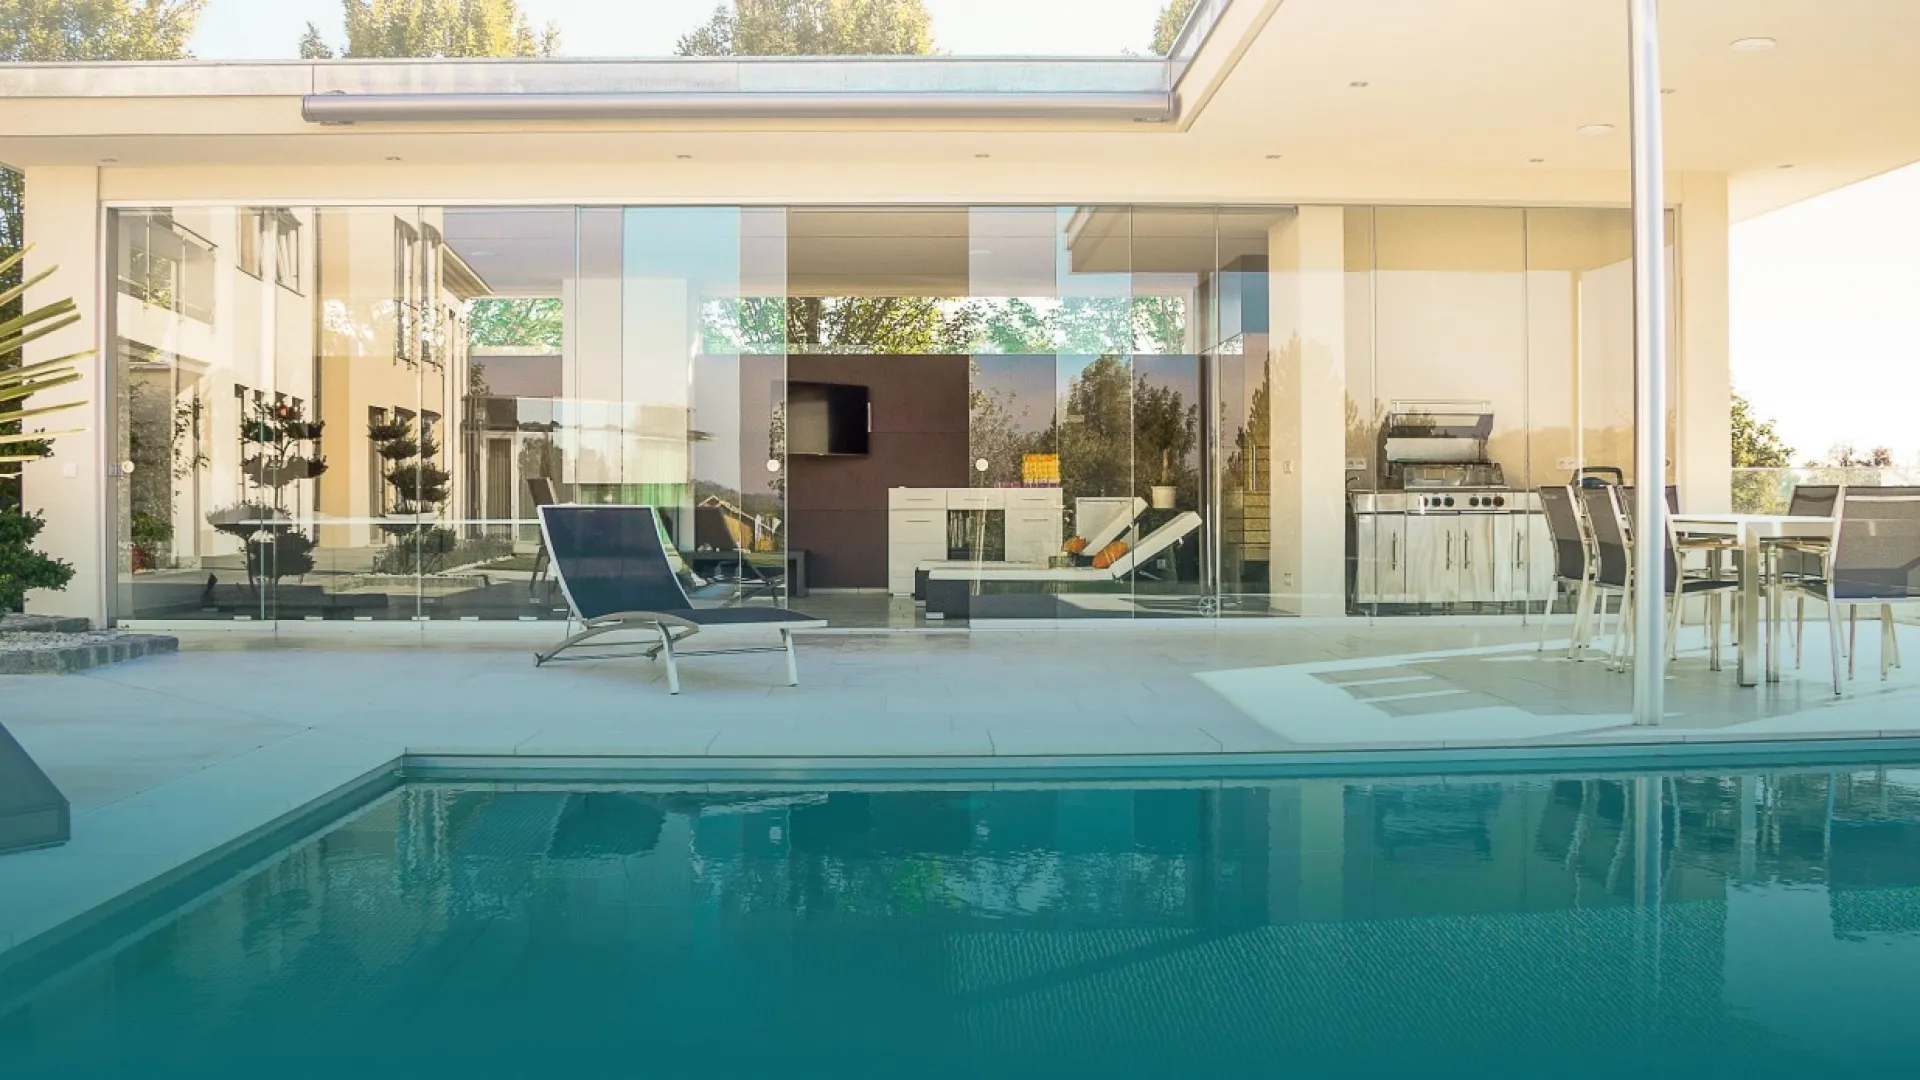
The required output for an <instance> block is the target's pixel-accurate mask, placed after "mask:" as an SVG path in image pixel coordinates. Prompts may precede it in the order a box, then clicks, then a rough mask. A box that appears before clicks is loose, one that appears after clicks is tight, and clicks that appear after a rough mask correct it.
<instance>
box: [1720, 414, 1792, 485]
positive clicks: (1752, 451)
mask: <svg viewBox="0 0 1920 1080" xmlns="http://www.w3.org/2000/svg"><path fill="white" fill-rule="evenodd" d="M1792 465H1793V447H1791V446H1788V445H1787V444H1786V442H1785V441H1784V440H1782V439H1781V438H1780V434H1779V433H1778V432H1777V431H1775V430H1774V427H1773V421H1771V420H1762V419H1760V418H1759V417H1758V416H1756V415H1754V412H1753V405H1752V404H1751V403H1750V402H1748V401H1747V399H1746V398H1743V397H1741V396H1740V395H1739V394H1735V395H1733V468H1734V473H1733V508H1734V509H1735V510H1738V511H1741V512H1742V513H1749V514H1777V513H1784V512H1785V510H1786V508H1787V495H1788V493H1789V492H1791V491H1792V490H1793V478H1792V477H1791V476H1789V475H1787V474H1784V473H1781V472H1778V471H1775V470H1781V469H1786V468H1789V467H1791V466H1792Z"/></svg>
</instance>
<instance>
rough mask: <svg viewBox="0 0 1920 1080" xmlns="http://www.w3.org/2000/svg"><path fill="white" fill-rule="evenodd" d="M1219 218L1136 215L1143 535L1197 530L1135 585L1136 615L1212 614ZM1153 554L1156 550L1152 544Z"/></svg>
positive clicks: (1138, 474)
mask: <svg viewBox="0 0 1920 1080" xmlns="http://www.w3.org/2000/svg"><path fill="white" fill-rule="evenodd" d="M1217 216H1218V215H1217V214H1216V212H1215V211H1214V210H1213V208H1211V207H1197V208H1196V207H1136V208H1135V209H1134V212H1133V310H1132V313H1131V320H1132V323H1133V353H1134V355H1133V368H1134V383H1133V398H1134V400H1133V475H1134V485H1135V488H1136V489H1141V488H1144V489H1145V491H1146V498H1147V500H1148V510H1147V513H1146V514H1145V515H1143V517H1142V519H1141V525H1140V527H1141V529H1143V530H1146V532H1145V533H1144V535H1152V533H1153V532H1154V531H1155V530H1160V529H1163V528H1171V529H1174V530H1179V529H1182V528H1184V524H1183V522H1186V521H1191V520H1192V519H1191V518H1188V517H1186V516H1185V515H1196V516H1197V517H1198V518H1199V522H1200V523H1199V525H1198V527H1196V528H1195V529H1194V530H1193V531H1192V532H1190V533H1185V534H1184V535H1182V536H1180V538H1179V539H1178V540H1177V541H1176V542H1175V543H1174V544H1173V546H1172V547H1171V548H1169V549H1168V550H1167V551H1166V553H1165V554H1164V555H1156V556H1155V557H1154V563H1155V565H1154V566H1153V568H1152V569H1151V570H1149V571H1148V572H1144V573H1140V574H1137V575H1136V576H1135V579H1134V594H1135V595H1134V613H1135V614H1137V615H1199V614H1203V613H1204V614H1211V613H1212V612H1213V611H1214V610H1216V609H1215V607H1214V602H1215V600H1216V596H1215V593H1214V588H1213V584H1212V583H1213V582H1214V580H1215V578H1216V575H1217V573H1218V567H1219V557H1220V540H1221V537H1220V532H1219V525H1220V521H1219V515H1218V513H1217V510H1216V508H1217V505H1218V502H1219V498H1220V492H1219V491H1218V490H1216V484H1215V482H1214V479H1215V478H1214V475H1213V474H1214V469H1213V468H1212V465H1211V463H1212V460H1213V457H1214V454H1213V451H1214V449H1215V447H1214V442H1215V439H1216V436H1217V430H1218V417H1219V410H1218V409H1217V408H1214V407H1210V406H1209V404H1208V403H1209V402H1210V401H1211V400H1212V399H1213V398H1214V397H1215V395H1216V394H1217V392H1218V387H1217V385H1216V381H1217V379H1216V374H1217V373H1216V372H1215V371H1213V363H1214V361H1213V358H1212V356H1211V355H1209V353H1210V352H1211V350H1208V349H1206V347H1207V346H1211V345H1214V344H1216V342H1213V341H1207V340H1205V339H1206V338H1208V337H1210V336H1212V335H1210V334H1209V331H1210V330H1214V331H1216V332H1217V329H1218V326H1219V320H1218V318H1217V315H1218V302H1219V298H1218V295H1217V288H1216V287H1215V286H1216V283H1215V281H1214V276H1215V274H1214V272H1215V269H1216V267H1217V266H1218V264H1219V261H1220V259H1219V243H1218V237H1217V222H1216V217H1217ZM1149 548H1151V545H1149Z"/></svg>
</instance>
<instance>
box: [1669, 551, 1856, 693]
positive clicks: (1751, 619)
mask: <svg viewBox="0 0 1920 1080" xmlns="http://www.w3.org/2000/svg"><path fill="white" fill-rule="evenodd" d="M1673 531H1674V532H1675V533H1677V534H1679V535H1681V536H1684V537H1698V538H1702V539H1705V538H1713V539H1725V540H1734V541H1737V542H1738V543H1739V545H1740V551H1741V554H1742V557H1741V559H1740V648H1739V657H1740V659H1739V664H1738V665H1737V667H1738V671H1737V678H1738V679H1739V682H1740V685H1741V686H1756V685H1758V684H1759V682H1760V636H1761V635H1760V586H1761V582H1762V580H1763V579H1764V578H1765V577H1766V567H1765V563H1764V562H1763V561H1762V559H1763V557H1764V556H1770V555H1771V554H1772V552H1771V551H1770V550H1768V548H1770V547H1771V546H1772V545H1776V544H1778V543H1780V542H1782V541H1787V540H1828V541H1830V540H1832V539H1833V519H1832V518H1830V517H1798V516H1794V515H1791V514H1674V515H1673ZM1776 636H1777V635H1775V634H1769V635H1767V638H1768V642H1767V657H1766V680H1767V681H1768V682H1779V681H1780V646H1779V643H1778V642H1777V641H1774V640H1772V639H1773V638H1774V637H1776Z"/></svg>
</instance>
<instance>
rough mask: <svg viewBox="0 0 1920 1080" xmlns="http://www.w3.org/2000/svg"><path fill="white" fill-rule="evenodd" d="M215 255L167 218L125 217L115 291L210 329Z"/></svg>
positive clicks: (211, 248) (195, 235)
mask: <svg viewBox="0 0 1920 1080" xmlns="http://www.w3.org/2000/svg"><path fill="white" fill-rule="evenodd" d="M216 250H217V249H215V247H214V246H213V244H212V243H211V242H209V241H208V240H206V239H205V238H204V237H202V236H200V235H199V234H198V233H196V232H194V231H193V230H191V229H188V228H185V227H184V226H181V225H179V224H178V223H176V222H175V221H174V220H173V218H172V217H171V216H170V215H167V214H141V215H128V217H127V218H125V219H124V224H123V225H122V236H121V252H122V254H121V256H120V265H119V277H120V291H121V292H122V293H125V294H126V295H128V296H132V297H135V298H137V299H138V300H139V301H140V302H141V303H143V304H148V305H151V306H153V307H157V308H161V309H164V310H167V311H171V312H174V313H175V314H178V315H185V316H187V317H188V318H190V319H195V320H197V321H199V322H203V323H206V324H208V325H209V326H211V325H212V324H213V295H214V285H213V283H214V257H215V252H216Z"/></svg>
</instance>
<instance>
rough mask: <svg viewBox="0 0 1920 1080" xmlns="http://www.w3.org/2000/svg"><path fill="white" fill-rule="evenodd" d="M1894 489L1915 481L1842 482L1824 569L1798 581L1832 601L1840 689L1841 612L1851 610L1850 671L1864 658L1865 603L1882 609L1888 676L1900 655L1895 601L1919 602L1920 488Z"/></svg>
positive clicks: (1830, 623)
mask: <svg viewBox="0 0 1920 1080" xmlns="http://www.w3.org/2000/svg"><path fill="white" fill-rule="evenodd" d="M1889 490H1895V491H1900V490H1907V491H1911V490H1912V489H1887V488H1870V487H1861V488H1855V487H1843V488H1841V489H1840V494H1839V498H1838V500H1837V505H1836V508H1835V514H1834V518H1835V522H1834V528H1833V548H1832V550H1831V551H1830V553H1829V554H1828V557H1827V561H1826V567H1825V570H1826V572H1825V573H1824V574H1823V575H1822V576H1821V577H1820V578H1818V579H1815V578H1802V579H1800V580H1798V581H1796V582H1794V584H1793V588H1794V589H1795V591H1797V592H1799V593H1800V594H1801V595H1803V596H1812V597H1814V598H1816V599H1819V600H1824V601H1826V603H1827V633H1828V638H1829V641H1830V643H1831V646H1832V657H1833V693H1834V696H1836V697H1838V696H1839V695H1840V694H1841V693H1842V690H1841V685H1840V666H1841V661H1842V656H1841V641H1840V614H1841V612H1842V611H1843V610H1844V611H1845V612H1846V615H1847V627H1848V630H1847V638H1848V641H1847V648H1846V656H1845V661H1846V667H1847V678H1849V679H1851V678H1853V677H1854V668H1855V665H1856V663H1857V661H1858V659H1859V649H1858V644H1859V643H1858V640H1857V639H1858V636H1859V630H1860V608H1861V607H1863V606H1865V607H1877V608H1879V609H1880V677H1881V678H1882V679H1885V678H1886V677H1887V672H1888V669H1889V667H1898V666H1899V663H1900V653H1899V643H1898V639H1897V637H1896V636H1895V628H1894V622H1893V616H1894V608H1896V607H1899V606H1904V605H1910V604H1920V492H1915V493H1911V494H1886V492H1887V491H1889ZM1796 636H1798V629H1797V628H1796Z"/></svg>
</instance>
